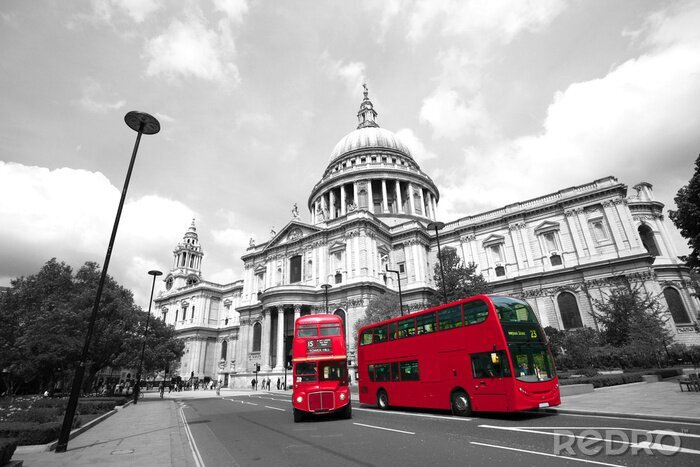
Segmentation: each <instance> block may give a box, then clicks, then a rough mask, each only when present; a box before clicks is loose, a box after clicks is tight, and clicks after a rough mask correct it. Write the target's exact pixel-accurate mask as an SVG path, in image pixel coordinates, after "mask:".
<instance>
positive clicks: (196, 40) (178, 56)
mask: <svg viewBox="0 0 700 467" xmlns="http://www.w3.org/2000/svg"><path fill="white" fill-rule="evenodd" d="M234 55H235V47H234V42H233V37H232V34H231V31H230V28H229V25H228V23H227V22H225V21H222V22H219V25H218V30H213V29H208V28H207V26H206V24H205V23H204V21H203V20H201V19H198V18H195V17H191V18H189V19H188V20H187V21H185V22H183V21H180V20H173V21H172V22H171V23H170V26H169V27H168V29H167V30H166V31H165V32H164V33H163V34H161V35H159V36H157V37H155V38H153V39H151V40H150V41H148V44H147V45H146V49H145V56H146V58H147V59H148V67H147V69H146V73H147V74H148V75H149V76H165V77H166V78H170V79H177V78H178V77H194V78H199V79H203V80H206V81H214V82H219V83H221V84H224V85H229V86H230V85H236V84H238V83H239V81H240V77H239V73H238V67H237V66H236V64H235V63H234V62H233V57H234Z"/></svg>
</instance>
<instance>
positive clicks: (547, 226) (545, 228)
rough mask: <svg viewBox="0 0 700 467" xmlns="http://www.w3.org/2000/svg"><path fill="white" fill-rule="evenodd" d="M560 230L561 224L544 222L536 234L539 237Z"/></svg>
mask: <svg viewBox="0 0 700 467" xmlns="http://www.w3.org/2000/svg"><path fill="white" fill-rule="evenodd" d="M555 230H559V222H552V221H544V222H542V223H541V224H540V225H538V226H537V227H535V234H537V235H539V234H541V233H544V232H552V231H555Z"/></svg>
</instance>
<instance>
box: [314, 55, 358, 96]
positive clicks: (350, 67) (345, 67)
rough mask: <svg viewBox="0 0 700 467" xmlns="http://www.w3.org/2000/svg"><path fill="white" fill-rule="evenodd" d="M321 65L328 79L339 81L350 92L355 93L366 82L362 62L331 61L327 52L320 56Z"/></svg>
mask: <svg viewBox="0 0 700 467" xmlns="http://www.w3.org/2000/svg"><path fill="white" fill-rule="evenodd" d="M321 65H322V68H323V69H324V71H325V72H326V75H327V76H328V77H329V78H331V79H340V80H341V81H343V82H344V83H345V85H346V86H347V88H348V89H349V90H350V91H351V92H356V91H357V90H358V89H360V86H362V84H363V83H365V82H366V77H365V64H364V63H363V62H345V61H343V60H333V59H332V58H330V56H329V55H328V52H324V53H323V54H322V55H321Z"/></svg>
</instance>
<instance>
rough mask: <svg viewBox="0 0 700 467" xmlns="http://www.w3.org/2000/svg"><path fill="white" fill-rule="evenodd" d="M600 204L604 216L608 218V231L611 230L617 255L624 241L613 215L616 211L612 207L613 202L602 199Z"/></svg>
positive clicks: (623, 245) (623, 246)
mask: <svg viewBox="0 0 700 467" xmlns="http://www.w3.org/2000/svg"><path fill="white" fill-rule="evenodd" d="M602 204H603V212H604V213H605V217H606V218H607V219H608V226H609V227H610V232H612V236H613V240H614V241H615V249H616V250H617V251H618V256H619V251H620V250H624V249H625V243H624V240H623V239H622V236H621V235H620V231H619V230H618V227H617V216H616V215H615V214H616V212H615V210H614V209H613V202H612V201H603V203H602Z"/></svg>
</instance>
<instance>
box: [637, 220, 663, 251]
mask: <svg viewBox="0 0 700 467" xmlns="http://www.w3.org/2000/svg"><path fill="white" fill-rule="evenodd" d="M637 231H638V232H639V238H641V240H642V245H644V248H646V250H647V253H649V254H650V255H651V256H659V247H658V246H657V245H656V241H655V240H654V232H653V231H652V230H651V227H649V226H648V225H646V224H642V225H640V226H639V229H637Z"/></svg>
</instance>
